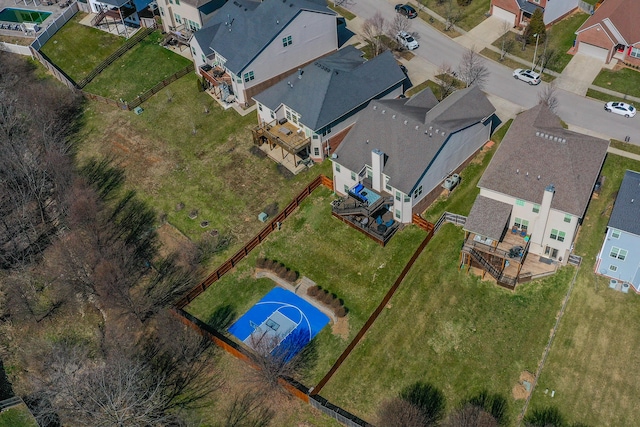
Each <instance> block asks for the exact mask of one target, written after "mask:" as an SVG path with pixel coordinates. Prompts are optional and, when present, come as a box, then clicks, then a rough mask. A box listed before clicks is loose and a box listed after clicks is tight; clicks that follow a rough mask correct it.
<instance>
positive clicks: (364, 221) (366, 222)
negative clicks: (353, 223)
mask: <svg viewBox="0 0 640 427" xmlns="http://www.w3.org/2000/svg"><path fill="white" fill-rule="evenodd" d="M360 224H362V225H367V224H369V217H366V216H365V217H364V219H363V220H362V221H360Z"/></svg>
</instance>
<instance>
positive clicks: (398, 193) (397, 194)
mask: <svg viewBox="0 0 640 427" xmlns="http://www.w3.org/2000/svg"><path fill="white" fill-rule="evenodd" d="M396 200H397V201H400V200H402V199H401V196H400V192H399V191H396Z"/></svg>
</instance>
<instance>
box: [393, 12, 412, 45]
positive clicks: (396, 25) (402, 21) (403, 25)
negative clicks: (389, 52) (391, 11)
mask: <svg viewBox="0 0 640 427" xmlns="http://www.w3.org/2000/svg"><path fill="white" fill-rule="evenodd" d="M401 31H404V32H407V33H409V34H411V35H412V36H413V38H417V34H415V33H412V32H411V21H410V20H408V19H407V18H405V17H404V16H402V15H400V14H396V16H395V17H394V18H393V21H391V23H390V24H389V25H388V27H387V36H388V37H389V38H390V39H392V40H395V38H396V35H397V34H398V33H399V32H401Z"/></svg>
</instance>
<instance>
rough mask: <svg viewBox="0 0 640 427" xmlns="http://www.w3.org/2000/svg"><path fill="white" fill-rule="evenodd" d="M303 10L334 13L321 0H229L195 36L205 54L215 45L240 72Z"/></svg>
mask: <svg viewBox="0 0 640 427" xmlns="http://www.w3.org/2000/svg"><path fill="white" fill-rule="evenodd" d="M302 10H310V11H314V12H318V13H323V14H328V15H335V12H333V11H332V10H330V9H329V8H328V7H327V6H326V3H324V2H320V1H319V0H264V1H263V2H258V1H254V0H229V1H227V3H226V4H225V5H224V6H222V7H221V8H220V9H219V10H218V12H217V13H216V14H215V15H214V16H213V17H212V18H211V19H210V20H209V22H207V23H206V24H205V25H204V27H203V28H202V29H201V30H200V31H197V32H196V33H195V37H196V40H197V41H198V44H199V45H200V46H201V47H202V49H203V50H204V51H205V54H206V55H208V54H209V53H211V52H210V51H211V49H215V51H216V52H218V53H219V54H220V55H222V56H223V57H224V58H225V59H226V60H227V62H226V63H225V67H226V68H227V69H229V70H231V71H232V72H233V73H235V74H240V73H241V72H242V71H243V69H244V68H245V67H246V66H247V65H248V64H249V63H250V62H251V61H252V60H253V59H254V58H255V57H256V56H257V55H258V54H259V53H260V52H261V51H262V49H264V48H265V47H266V46H267V45H269V43H271V42H272V41H273V39H274V38H275V37H276V36H277V35H278V34H279V33H280V32H281V31H283V30H284V29H285V28H286V26H287V25H288V24H289V22H291V21H292V20H293V19H294V18H295V17H296V15H298V14H299V13H300V11H302ZM229 24H230V25H229ZM229 29H231V31H229ZM200 32H203V33H202V34H200V35H199V34H198V33H200ZM205 34H206V35H205ZM210 48H211V49H210Z"/></svg>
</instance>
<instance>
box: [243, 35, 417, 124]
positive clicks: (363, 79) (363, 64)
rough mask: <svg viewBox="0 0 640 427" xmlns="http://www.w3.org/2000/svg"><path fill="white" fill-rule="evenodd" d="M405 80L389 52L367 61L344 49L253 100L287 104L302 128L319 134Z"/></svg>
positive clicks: (358, 53)
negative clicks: (296, 114) (302, 125)
mask: <svg viewBox="0 0 640 427" xmlns="http://www.w3.org/2000/svg"><path fill="white" fill-rule="evenodd" d="M405 78H406V76H405V75H404V73H403V72H402V70H400V67H398V64H397V63H396V60H395V58H394V57H393V54H392V53H391V52H385V53H383V54H381V55H378V56H376V57H375V58H373V59H371V60H370V61H367V60H365V59H364V58H363V57H362V52H361V51H360V50H358V49H356V48H355V47H353V46H346V47H345V48H343V49H340V50H339V51H337V52H336V53H333V54H331V55H329V56H326V57H323V58H319V59H317V60H316V61H314V62H313V63H312V64H309V65H307V66H306V67H304V68H303V69H302V70H300V72H299V73H298V74H295V75H292V76H290V77H289V78H288V79H285V80H282V81H280V82H278V83H276V84H275V85H273V86H271V87H270V88H268V89H266V90H264V91H263V92H261V93H259V94H258V95H256V96H255V97H254V99H255V100H256V101H257V102H259V103H261V104H263V105H265V106H267V107H268V108H269V109H271V110H276V109H278V108H279V106H281V105H286V106H287V107H289V108H291V109H292V110H294V111H295V112H297V113H298V114H300V116H301V117H300V121H301V122H302V123H303V124H304V125H305V126H307V127H308V128H310V129H312V130H314V131H318V130H320V129H321V128H323V127H324V126H326V125H329V124H331V123H333V122H334V121H336V120H337V119H339V118H340V117H342V116H344V115H345V114H347V113H349V112H350V111H353V110H354V109H356V108H358V107H359V106H361V105H363V104H365V103H367V102H368V101H370V100H371V99H373V98H376V97H378V96H381V95H382V94H383V93H384V92H385V91H387V90H388V89H390V88H392V87H394V86H399V85H400V84H402V82H403V81H404V79H405Z"/></svg>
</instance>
